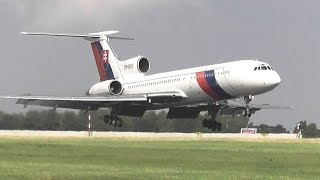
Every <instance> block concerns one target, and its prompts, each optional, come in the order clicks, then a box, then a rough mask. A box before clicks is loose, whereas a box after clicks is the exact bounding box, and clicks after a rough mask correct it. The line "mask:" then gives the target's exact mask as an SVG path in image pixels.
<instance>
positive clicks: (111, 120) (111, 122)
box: [109, 117, 114, 125]
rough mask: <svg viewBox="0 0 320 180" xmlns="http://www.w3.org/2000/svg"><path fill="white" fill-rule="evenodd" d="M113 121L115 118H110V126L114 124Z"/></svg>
mask: <svg viewBox="0 0 320 180" xmlns="http://www.w3.org/2000/svg"><path fill="white" fill-rule="evenodd" d="M113 121H114V118H112V117H110V119H109V125H112V124H113Z"/></svg>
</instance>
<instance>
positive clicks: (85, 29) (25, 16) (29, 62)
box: [0, 0, 320, 129]
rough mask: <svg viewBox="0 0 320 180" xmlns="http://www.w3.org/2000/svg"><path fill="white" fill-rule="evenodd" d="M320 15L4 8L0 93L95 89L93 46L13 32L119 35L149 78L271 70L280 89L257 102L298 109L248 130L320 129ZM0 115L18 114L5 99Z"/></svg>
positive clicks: (277, 8) (76, 1)
mask: <svg viewBox="0 0 320 180" xmlns="http://www.w3.org/2000/svg"><path fill="white" fill-rule="evenodd" d="M318 7H320V1H316V0H314V1H312V0H308V1H299V0H282V1H276V0H265V1H263V0H261V1H256V0H242V1H230V0H221V1H216V0H202V1H201V0H198V1H193V0H161V1H159V0H158V1H156V0H90V1H89V0H68V1H63V0H56V1H49V0H29V1H25V0H0V22H1V26H0V27H1V28H0V32H1V33H0V82H1V83H0V84H1V86H0V94H2V95H21V94H27V93H31V94H33V95H59V96H70V95H72V96H80V95H84V93H85V91H86V90H87V89H89V87H90V86H91V85H93V84H94V83H96V82H98V81H99V76H98V73H97V69H96V66H95V62H94V59H93V55H92V51H91V47H90V44H89V42H87V41H84V40H82V39H74V38H52V37H51V38H50V37H30V36H28V37H26V36H22V35H20V34H19V32H21V31H43V32H54V33H89V32H99V31H104V30H119V31H120V34H119V36H120V35H121V36H125V37H132V38H135V39H136V40H135V41H112V46H113V47H114V49H115V51H116V53H117V55H118V56H119V57H120V58H121V59H123V60H125V59H128V58H130V57H134V56H136V55H138V54H139V55H143V56H146V57H148V59H149V60H150V61H151V70H150V74H152V73H158V72H163V71H168V70H177V69H183V68H189V67H194V66H201V65H209V64H216V63H223V62H228V61H236V60H240V59H258V60H260V61H265V62H268V63H269V64H271V65H272V66H273V67H274V68H275V69H276V71H277V72H278V73H279V74H280V76H281V79H282V82H281V84H280V86H279V87H277V88H276V89H275V90H273V91H271V92H268V93H266V94H263V95H259V96H256V97H255V100H254V103H268V104H273V105H285V106H293V107H294V109H293V110H286V111H283V110H262V111H259V112H257V113H256V114H254V115H253V117H252V118H251V120H250V121H251V122H253V123H254V124H260V123H264V124H269V125H277V124H281V125H284V126H286V127H288V128H289V129H292V128H293V127H294V126H295V124H296V123H297V122H299V121H301V120H306V121H307V123H312V122H314V123H317V124H318V125H320V121H319V120H318V113H317V111H318V108H319V107H320V103H319V101H318V96H317V95H318V92H320V85H319V83H318V82H319V79H318V77H317V74H318V69H319V68H318V65H320V61H319V60H320V36H319V33H320V21H319V17H320V11H319V10H318ZM317 79H318V80H317ZM0 109H1V110H4V111H6V112H21V111H22V110H23V107H21V106H19V105H14V102H13V101H12V102H11V101H7V100H6V101H4V100H1V101H0Z"/></svg>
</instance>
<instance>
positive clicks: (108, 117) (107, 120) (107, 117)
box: [103, 115, 110, 124]
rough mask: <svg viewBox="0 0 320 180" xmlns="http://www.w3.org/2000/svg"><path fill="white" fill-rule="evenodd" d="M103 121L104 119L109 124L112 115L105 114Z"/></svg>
mask: <svg viewBox="0 0 320 180" xmlns="http://www.w3.org/2000/svg"><path fill="white" fill-rule="evenodd" d="M103 121H104V123H106V124H108V123H109V121H110V116H109V115H105V116H104V117H103Z"/></svg>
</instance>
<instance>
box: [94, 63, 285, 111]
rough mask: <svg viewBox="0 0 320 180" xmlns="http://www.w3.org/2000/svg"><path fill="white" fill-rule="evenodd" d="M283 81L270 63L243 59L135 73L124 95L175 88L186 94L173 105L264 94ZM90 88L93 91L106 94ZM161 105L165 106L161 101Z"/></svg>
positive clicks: (125, 85)
mask: <svg viewBox="0 0 320 180" xmlns="http://www.w3.org/2000/svg"><path fill="white" fill-rule="evenodd" d="M280 82H281V79H280V76H279V75H278V73H277V72H276V71H275V70H274V69H273V68H272V67H271V66H270V65H268V64H267V63H264V62H261V61H256V60H241V61H234V62H228V63H222V64H214V65H208V66H201V67H196V68H190V69H183V70H178V71H170V72H165V73H159V74H153V75H148V76H143V77H139V78H137V77H135V78H131V79H126V80H123V81H121V84H122V86H123V91H122V95H135V94H143V93H145V94H147V93H158V92H168V91H175V92H181V93H182V94H184V95H185V96H186V97H187V98H186V100H184V101H181V102H178V103H174V104H170V105H169V104H168V105H167V106H168V107H171V106H173V105H174V106H176V105H187V104H195V103H208V102H216V101H221V100H226V99H233V98H239V97H244V96H249V95H257V94H262V93H265V92H268V91H270V90H272V89H274V88H275V87H276V86H277V85H279V83H280ZM94 86H95V85H94ZM94 86H93V87H94ZM91 90H92V91H91V95H105V94H100V93H98V92H101V91H97V92H96V93H95V91H93V88H91ZM161 108H165V107H163V105H162V107H161ZM154 109H156V108H154Z"/></svg>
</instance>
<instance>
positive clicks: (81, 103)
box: [0, 91, 187, 110]
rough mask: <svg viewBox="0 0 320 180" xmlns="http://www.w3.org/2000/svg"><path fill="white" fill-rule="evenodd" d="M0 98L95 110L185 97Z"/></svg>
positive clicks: (172, 94) (170, 94)
mask: <svg viewBox="0 0 320 180" xmlns="http://www.w3.org/2000/svg"><path fill="white" fill-rule="evenodd" d="M0 98H2V99H17V102H16V104H22V105H24V106H25V107H26V106H28V105H32V106H45V107H52V108H54V109H56V108H68V109H80V110H97V109H99V108H106V107H112V106H113V105H116V104H119V103H122V104H125V105H126V107H128V106H136V105H145V104H146V103H168V102H177V101H181V100H183V99H185V98H187V97H186V96H185V95H184V94H183V93H181V92H176V91H172V92H158V93H148V94H139V95H118V96H79V97H57V96H31V95H25V96H0Z"/></svg>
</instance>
